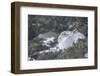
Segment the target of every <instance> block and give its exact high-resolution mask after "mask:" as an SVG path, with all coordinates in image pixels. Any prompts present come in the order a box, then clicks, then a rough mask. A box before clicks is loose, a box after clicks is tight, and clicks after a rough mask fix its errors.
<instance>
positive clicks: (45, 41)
mask: <svg viewBox="0 0 100 76" xmlns="http://www.w3.org/2000/svg"><path fill="white" fill-rule="evenodd" d="M54 39H55V38H54V37H51V38H46V39H45V40H44V41H43V45H45V46H48V47H50V45H49V44H50V43H51V42H54Z"/></svg>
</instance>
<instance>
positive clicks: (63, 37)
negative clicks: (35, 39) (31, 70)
mask: <svg viewBox="0 0 100 76" xmlns="http://www.w3.org/2000/svg"><path fill="white" fill-rule="evenodd" d="M84 38H85V36H84V35H83V34H82V33H80V32H78V31H63V32H61V33H60V35H59V36H58V44H56V46H55V47H51V48H49V49H48V50H44V51H41V52H40V53H47V52H58V51H60V50H63V49H68V48H69V47H72V46H73V43H75V44H76V43H77V42H78V40H79V39H84ZM54 39H55V38H54V37H51V38H47V39H46V40H45V41H43V44H44V45H46V46H50V45H49V43H50V42H54Z"/></svg>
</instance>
